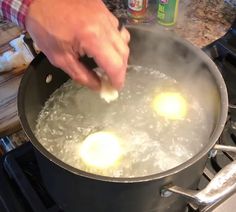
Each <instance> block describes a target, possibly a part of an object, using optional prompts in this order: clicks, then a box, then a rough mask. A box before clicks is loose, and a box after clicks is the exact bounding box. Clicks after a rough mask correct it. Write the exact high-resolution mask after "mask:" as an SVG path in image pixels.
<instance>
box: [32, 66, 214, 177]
mask: <svg viewBox="0 0 236 212" xmlns="http://www.w3.org/2000/svg"><path fill="white" fill-rule="evenodd" d="M147 82H148V83H147ZM170 87H171V88H172V89H173V88H175V87H176V88H178V89H180V87H179V85H178V82H176V81H175V80H174V79H172V78H170V77H169V76H167V75H165V74H163V73H161V72H159V71H157V70H154V69H150V68H144V67H140V66H130V67H129V71H128V74H127V77H126V84H125V87H124V89H123V90H122V91H121V92H120V96H119V99H117V100H116V101H114V102H112V103H110V104H108V103H106V102H105V101H104V100H102V99H101V98H100V97H99V94H98V93H96V92H93V91H91V90H89V89H87V88H85V87H81V86H79V85H78V84H76V83H75V82H73V81H71V80H69V81H67V82H66V83H65V84H64V85H62V86H61V87H60V88H59V89H58V90H56V91H55V92H54V93H53V94H52V95H51V97H50V98H49V99H48V101H47V102H46V103H45V106H44V108H43V109H42V111H41V113H40V115H39V117H38V120H37V126H36V130H35V131H36V132H35V133H36V136H37V138H38V140H39V141H40V142H41V144H42V145H43V146H44V147H45V148H46V149H47V150H48V151H49V152H50V153H52V154H53V155H54V156H56V157H57V158H58V159H60V160H62V161H63V162H65V163H67V164H69V165H70V166H73V167H75V168H78V169H80V170H83V171H86V172H90V173H95V174H100V175H104V176H111V177H139V176H146V175H151V174H156V173H159V172H163V171H165V170H168V169H171V168H173V167H176V166H178V165H179V164H181V163H183V162H185V161H186V160H188V159H189V158H191V157H193V155H195V154H197V153H198V152H199V151H200V150H201V148H202V147H203V145H204V142H206V141H207V140H209V127H208V126H209V124H212V123H209V122H212V120H209V118H208V119H207V115H206V112H205V110H204V108H203V107H202V106H201V105H200V103H199V101H198V100H197V99H195V98H194V97H193V96H191V94H189V93H188V91H187V89H186V90H184V89H181V94H182V95H183V96H184V97H185V99H186V100H187V102H188V103H189V104H188V113H187V116H186V117H185V119H183V120H169V119H166V118H163V117H161V116H158V115H157V114H156V112H155V111H154V109H153V108H152V101H153V99H154V97H155V95H156V94H157V93H158V92H160V91H162V90H165V89H167V88H170ZM98 131H110V132H114V133H116V135H119V136H120V138H121V139H120V143H121V146H122V156H121V158H120V160H119V163H118V164H116V165H115V166H113V167H109V168H107V169H97V168H94V167H90V166H88V165H86V164H85V163H84V162H83V161H82V160H81V158H80V154H79V150H80V147H81V143H82V141H83V140H84V139H85V138H86V137H87V136H88V135H90V134H91V133H95V132H98ZM107 151H109V149H107Z"/></svg>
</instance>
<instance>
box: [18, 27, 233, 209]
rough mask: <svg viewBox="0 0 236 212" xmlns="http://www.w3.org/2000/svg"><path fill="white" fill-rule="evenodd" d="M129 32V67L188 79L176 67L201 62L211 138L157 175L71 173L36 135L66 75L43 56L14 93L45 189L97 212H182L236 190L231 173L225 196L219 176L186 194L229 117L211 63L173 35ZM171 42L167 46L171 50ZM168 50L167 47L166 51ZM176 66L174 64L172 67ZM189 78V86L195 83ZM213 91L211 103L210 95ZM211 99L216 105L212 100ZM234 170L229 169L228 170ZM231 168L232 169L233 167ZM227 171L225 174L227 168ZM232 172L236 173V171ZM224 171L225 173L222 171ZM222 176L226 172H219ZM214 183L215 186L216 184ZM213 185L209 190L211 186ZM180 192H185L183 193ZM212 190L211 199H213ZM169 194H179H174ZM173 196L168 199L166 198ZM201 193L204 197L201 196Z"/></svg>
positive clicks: (66, 204)
mask: <svg viewBox="0 0 236 212" xmlns="http://www.w3.org/2000/svg"><path fill="white" fill-rule="evenodd" d="M128 30H129V31H130V33H131V42H130V49H131V55H130V62H129V63H130V64H137V65H142V66H149V67H155V66H156V65H158V67H159V70H161V71H164V72H166V73H168V74H169V75H171V76H173V77H175V78H176V79H177V80H182V79H184V78H186V74H187V73H186V72H183V71H181V70H180V69H179V68H178V67H183V66H184V65H187V64H190V62H191V61H192V60H195V61H196V59H197V61H199V64H198V68H197V69H196V70H195V72H194V73H195V75H194V76H196V78H197V76H203V77H204V78H203V79H206V78H207V79H208V84H207V86H205V83H204V82H205V81H204V82H203V83H202V86H199V87H198V89H199V91H200V93H202V96H203V98H204V100H206V102H207V103H208V104H209V108H208V109H209V111H211V112H212V111H214V116H215V117H214V120H215V123H214V127H213V128H212V131H211V133H210V137H209V140H208V141H207V142H206V145H205V146H204V148H202V150H201V151H200V152H199V153H198V154H197V155H195V156H194V157H192V158H191V159H190V160H188V161H186V162H185V163H183V164H181V165H179V166H177V167H175V168H173V169H170V170H168V171H165V172H162V173H157V174H155V175H150V176H145V177H137V178H126V179H124V178H110V177H103V176H98V175H94V174H89V173H86V172H83V171H81V170H78V169H75V168H73V167H71V166H69V165H67V164H65V163H63V162H62V161H60V160H59V159H57V158H56V157H54V156H53V155H52V154H50V153H49V152H48V151H47V150H46V149H45V148H44V147H43V146H42V145H41V144H40V142H39V141H38V140H37V139H36V137H35V136H34V129H35V124H36V119H37V116H38V114H39V112H40V110H41V109H42V106H43V105H44V103H45V101H46V100H47V99H48V97H49V95H50V94H52V92H53V91H54V90H55V89H57V88H58V87H59V86H60V85H62V84H63V83H64V82H65V81H66V80H68V78H69V77H68V76H67V75H66V74H65V73H64V72H62V71H61V70H58V69H57V68H55V67H53V66H52V65H51V64H50V63H49V61H48V60H47V59H46V57H45V56H44V55H43V54H40V55H38V56H37V57H36V58H35V59H34V61H33V62H32V63H31V64H30V66H29V67H28V69H27V71H26V73H25V75H24V77H23V79H22V82H21V85H20V88H19V95H18V111H19V117H20V120H21V124H22V126H23V128H24V130H25V132H26V133H27V135H28V137H29V138H30V140H31V142H32V143H33V145H34V146H35V148H36V153H37V157H38V163H39V165H40V169H41V174H42V177H43V180H44V183H45V185H46V188H47V189H48V191H49V192H50V194H51V195H52V197H53V198H54V199H55V200H56V201H57V203H58V204H59V205H61V207H62V208H63V209H64V211H66V212H75V211H82V212H87V211H96V212H97V211H101V212H111V211H116V212H121V211H122V212H152V211H171V212H173V211H183V210H184V207H185V206H186V204H187V203H188V202H189V199H187V198H185V197H186V196H187V197H191V198H194V199H195V200H196V201H197V202H198V203H203V204H205V203H212V202H214V201H217V200H218V199H220V198H222V196H224V195H226V194H228V193H230V192H232V191H233V190H234V189H235V183H231V181H230V180H231V178H232V177H234V173H231V175H230V176H229V175H227V176H228V179H226V178H224V177H223V179H224V180H225V181H227V180H229V181H230V183H231V184H230V183H229V188H228V190H227V192H223V195H221V194H220V195H219V192H221V193H222V190H219V186H218V190H217V189H216V188H215V187H214V185H215V184H217V183H218V182H219V181H218V180H219V179H221V180H222V173H220V176H219V177H218V178H216V179H215V181H216V183H213V185H212V184H211V185H210V186H209V187H208V190H207V192H210V194H211V196H210V198H209V195H208V194H209V193H207V192H206V190H204V191H201V192H191V191H190V192H189V191H188V190H186V189H196V186H197V184H198V182H199V179H200V176H201V175H202V172H203V169H204V167H205V163H206V159H207V156H208V153H209V152H210V151H211V150H212V149H213V147H214V145H215V143H216V141H217V139H218V138H219V136H220V134H221V132H222V130H223V127H224V124H225V121H226V117H227V109H228V99H227V91H226V87H225V83H224V81H223V79H222V77H221V74H220V73H219V71H218V69H217V67H216V66H215V65H214V63H213V62H212V61H211V60H210V59H209V58H208V57H207V55H205V54H204V53H203V52H202V51H201V50H200V49H197V48H196V47H194V46H192V45H191V44H189V43H187V42H186V41H183V40H182V39H179V38H176V37H173V36H171V35H169V34H167V33H163V32H158V31H154V30H150V29H146V28H140V27H128ZM170 43H171V46H170ZM163 46H164V47H165V46H166V47H171V48H165V49H163ZM170 62H172V64H173V62H174V64H175V65H174V66H170V65H169V64H170ZM196 78H195V77H192V78H190V79H189V80H191V83H193V84H194V83H196V81H195V80H196ZM210 90H211V91H212V90H214V92H215V94H216V95H214V99H213V97H212V96H211V94H212V92H210ZM215 98H216V99H217V102H215ZM232 166H234V167H235V164H234V163H233V164H231V165H230V168H229V169H230V170H231V168H232ZM234 169H235V168H234ZM226 171H228V170H226ZM234 171H235V170H234ZM223 172H225V171H223ZM223 174H224V173H223ZM215 181H214V182H215ZM212 186H213V187H212ZM182 188H185V190H183V189H182ZM212 188H213V190H214V189H215V190H214V192H215V193H214V192H213V193H214V194H216V195H215V196H214V195H212ZM172 192H176V193H182V194H184V196H185V197H184V196H183V195H179V194H172ZM170 194H172V195H170ZM203 194H205V196H204V195H203Z"/></svg>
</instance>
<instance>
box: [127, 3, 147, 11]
mask: <svg viewBox="0 0 236 212" xmlns="http://www.w3.org/2000/svg"><path fill="white" fill-rule="evenodd" d="M143 1H144V0H128V7H129V8H130V9H131V10H133V11H141V10H142V9H143V7H144V5H143Z"/></svg>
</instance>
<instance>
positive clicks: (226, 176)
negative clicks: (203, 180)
mask: <svg viewBox="0 0 236 212" xmlns="http://www.w3.org/2000/svg"><path fill="white" fill-rule="evenodd" d="M235 190H236V161H233V162H231V163H230V164H228V165H227V166H225V167H224V168H223V169H222V170H221V171H219V172H218V173H217V174H216V175H215V177H214V178H213V179H212V180H211V182H210V183H209V184H208V185H207V186H206V187H205V188H204V189H203V190H201V191H195V190H190V189H185V188H181V187H179V186H175V185H169V186H166V187H165V188H164V189H162V191H161V196H162V197H169V196H170V195H171V194H172V193H176V194H181V195H183V196H185V197H188V198H190V199H192V200H194V202H195V203H197V204H198V205H209V204H213V203H215V202H217V201H219V200H221V199H223V198H224V197H226V196H227V195H228V194H230V193H232V192H234V191H235Z"/></svg>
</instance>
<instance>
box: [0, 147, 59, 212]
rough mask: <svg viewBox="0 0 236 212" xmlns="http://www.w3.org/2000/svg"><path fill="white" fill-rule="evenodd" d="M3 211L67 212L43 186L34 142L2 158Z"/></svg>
mask: <svg viewBox="0 0 236 212" xmlns="http://www.w3.org/2000/svg"><path fill="white" fill-rule="evenodd" d="M0 211H1V212H63V210H61V209H60V208H59V207H58V206H57V205H56V203H55V202H54V201H53V199H52V198H51V197H50V195H49V194H48V192H47V191H46V189H45V188H44V186H43V183H42V179H41V176H40V171H39V168H38V165H37V162H36V158H35V155H34V149H33V146H32V144H31V143H29V142H28V143H26V144H24V145H22V146H20V147H19V148H16V149H14V150H12V151H10V152H9V153H7V154H6V155H5V156H4V157H2V158H1V159H0Z"/></svg>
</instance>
